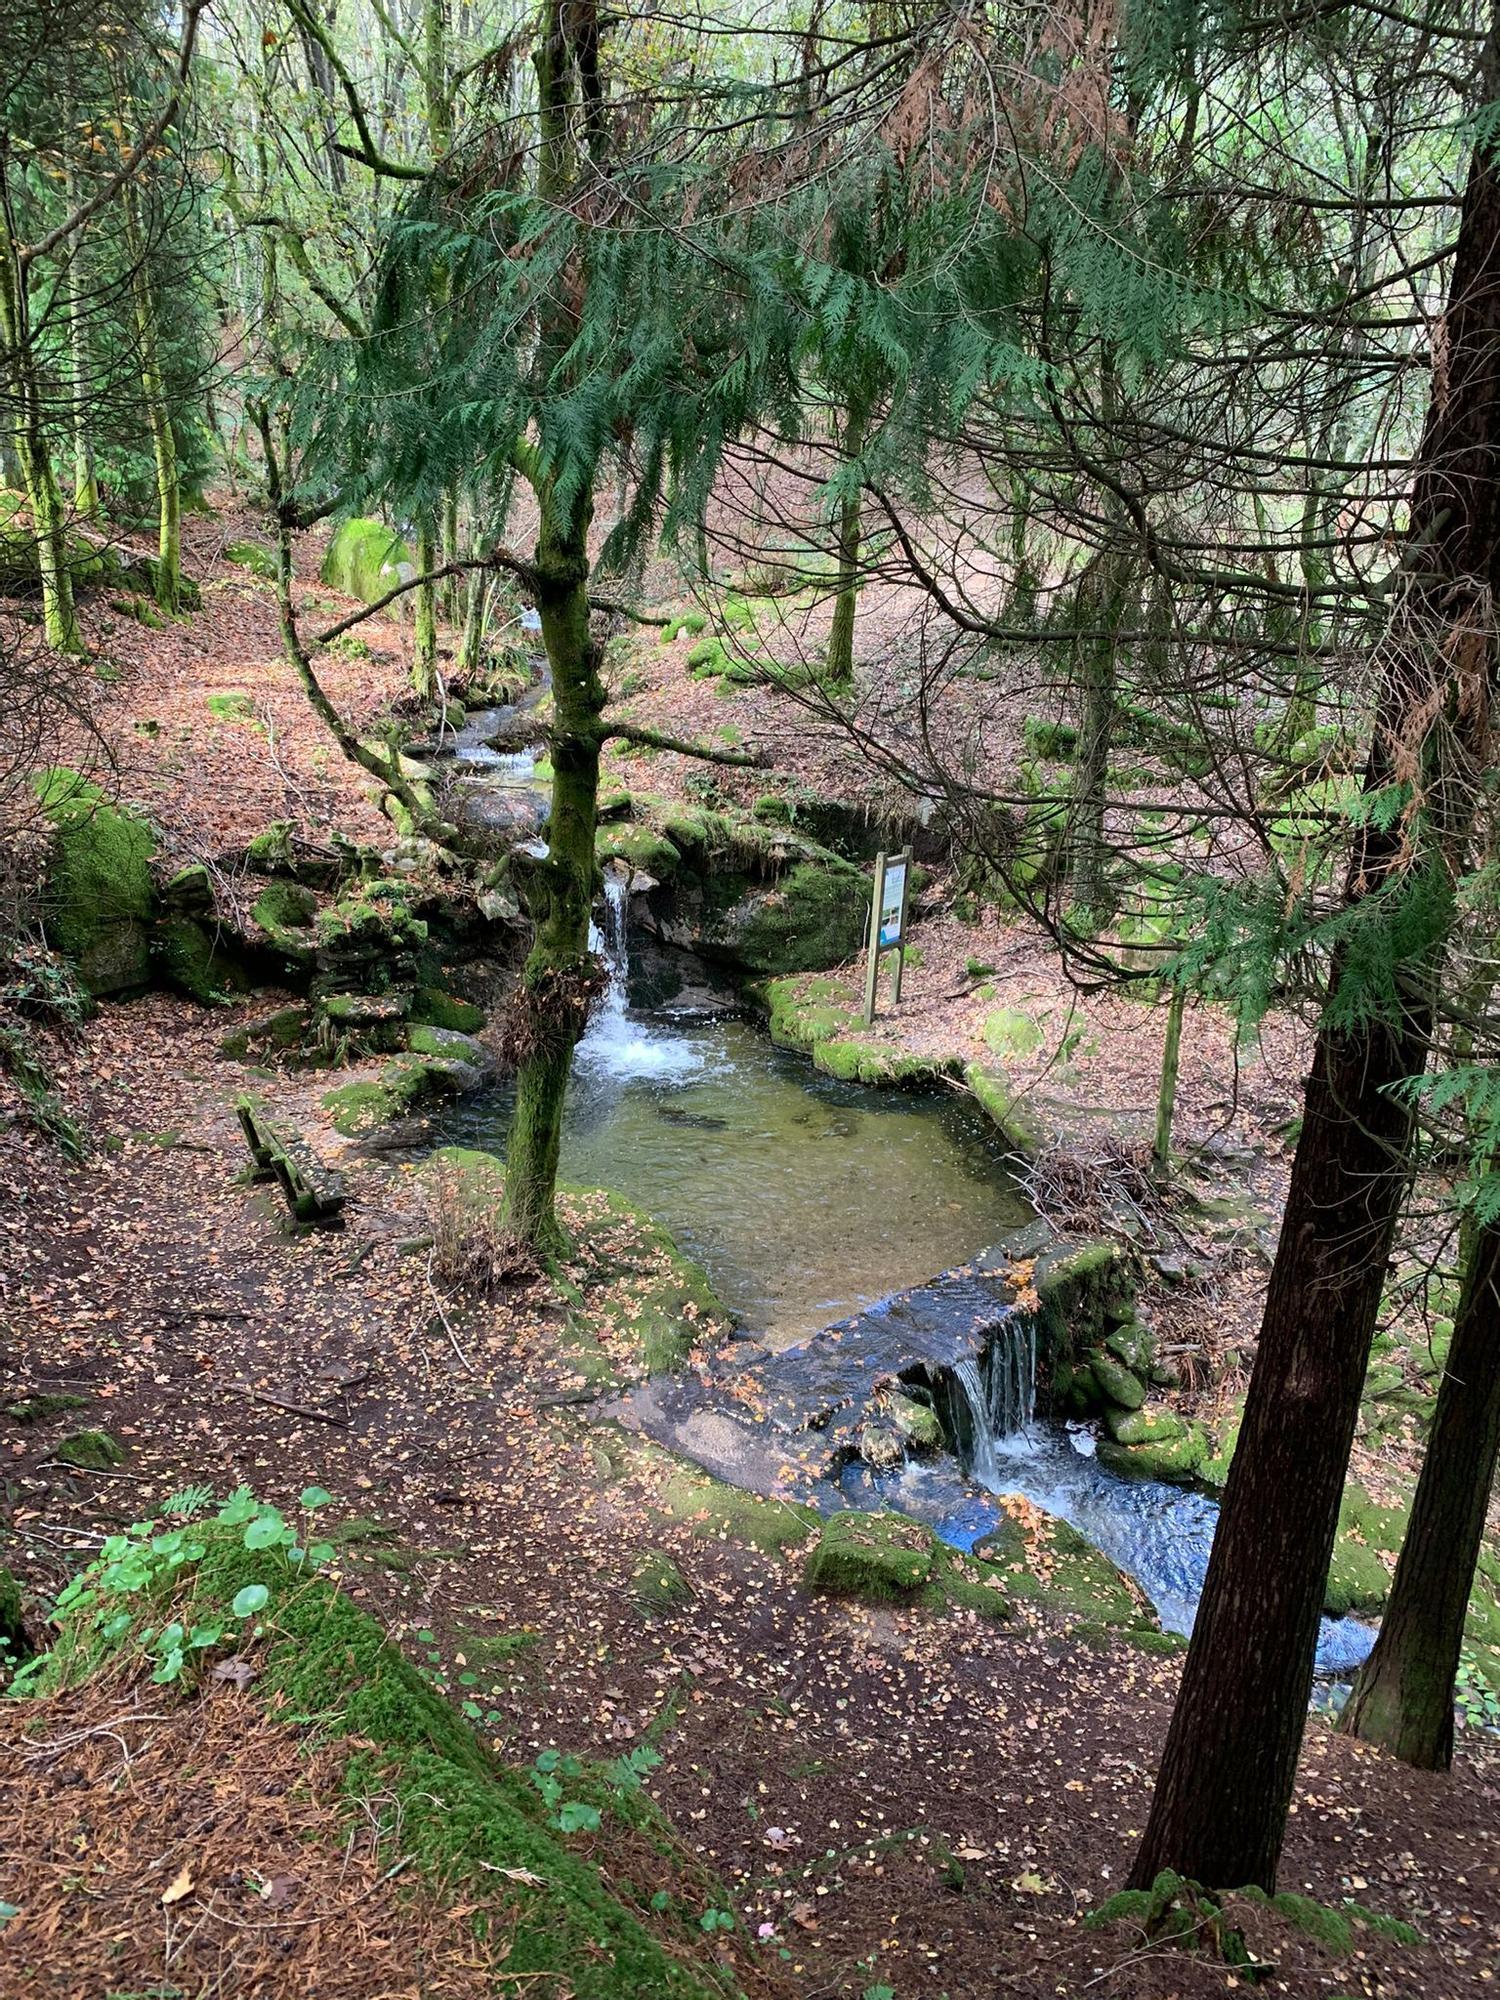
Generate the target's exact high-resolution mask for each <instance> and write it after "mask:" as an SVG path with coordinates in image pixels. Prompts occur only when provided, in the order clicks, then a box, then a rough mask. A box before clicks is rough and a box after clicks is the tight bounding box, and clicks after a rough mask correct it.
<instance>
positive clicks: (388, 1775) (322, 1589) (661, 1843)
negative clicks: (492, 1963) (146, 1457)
mask: <svg viewBox="0 0 1500 2000" xmlns="http://www.w3.org/2000/svg"><path fill="white" fill-rule="evenodd" d="M199 1539H200V1540H201V1541H202V1542H203V1543H204V1544H205V1545H206V1546H205V1552H204V1554H203V1556H202V1558H201V1560H200V1561H198V1562H197V1563H196V1564H195V1565H193V1567H192V1569H191V1572H186V1571H185V1572H181V1573H179V1575H180V1576H182V1575H186V1576H188V1577H189V1581H188V1582H187V1583H185V1584H184V1583H183V1582H182V1581H180V1580H179V1581H178V1583H177V1586H176V1589H175V1591H174V1592H173V1594H172V1597H171V1606H170V1608H171V1613H172V1615H173V1616H174V1617H176V1618H178V1619H180V1620H181V1622H182V1623H183V1624H184V1625H185V1626H188V1627H189V1628H191V1626H192V1624H193V1623H194V1622H195V1620H196V1619H198V1618H201V1617H207V1616H209V1615H211V1614H212V1613H213V1612H214V1611H216V1610H217V1609H219V1608H220V1607H222V1606H224V1605H226V1604H229V1603H231V1602H232V1601H233V1600H234V1599H235V1597H236V1595H237V1594H238V1593H239V1592H241V1591H242V1590H244V1589H246V1588H247V1587H249V1586H253V1585H261V1586H263V1587H264V1588H265V1589H266V1591H267V1592H268V1601H267V1603H266V1605H265V1606H264V1608H263V1609H262V1610H261V1612H260V1613H259V1614H258V1617H257V1619H256V1623H255V1632H254V1637H253V1641H252V1640H249V1639H248V1638H247V1640H246V1641H242V1644H241V1650H242V1652H243V1651H244V1650H247V1647H249V1646H253V1652H254V1659H255V1666H256V1669H257V1677H256V1680H255V1683H254V1687H255V1695H256V1698H257V1699H258V1700H260V1701H263V1702H265V1703H266V1704H267V1705H269V1706H270V1707H271V1708H272V1709H273V1710H274V1711H276V1712H277V1713H279V1714H280V1715H281V1716H282V1718H283V1719H285V1720H288V1721H291V1722H293V1723H297V1724H301V1725H303V1726H305V1727H307V1728H308V1729H309V1731H315V1732H316V1734H317V1736H318V1738H319V1739H321V1740H323V1741H327V1740H330V1739H332V1740H334V1741H337V1740H339V1739H347V1740H348V1741H349V1744H350V1756H349V1760H348V1763H347V1765H346V1766H345V1772H344V1783H343V1789H344V1793H345V1796H346V1798H347V1800H348V1805H349V1817H350V1819H351V1820H353V1819H354V1818H356V1817H357V1816H360V1815H362V1814H364V1813H365V1812H366V1811H368V1810H378V1811H380V1813H381V1814H382V1816H383V1817H385V1818H387V1819H389V1817H390V1815H391V1811H392V1805H393V1803H394V1806H395V1809H396V1823H398V1824H399V1825H400V1827H401V1830H402V1831H401V1844H402V1852H403V1854H410V1855H412V1856H413V1859H414V1865H415V1867H416V1869H417V1870H418V1871H420V1873H421V1875H422V1876H423V1877H424V1878H425V1880H426V1881H427V1882H428V1883H429V1884H430V1885H431V1886H432V1888H433V1889H434V1890H435V1891H436V1892H437V1893H440V1894H442V1895H444V1896H447V1897H453V1898H456V1899H459V1900H464V1899H466V1897H467V1893H468V1892H469V1891H471V1890H472V1891H473V1895H474V1900H475V1901H476V1902H479V1903H482V1904H483V1906H484V1910H485V1914H484V1915H483V1916H481V1917H476V1919H475V1923H476V1926H477V1925H484V1926H486V1927H487V1931H486V1934H487V1935H489V1936H492V1937H493V1936H495V1935H497V1934H498V1935H499V1936H500V1937H502V1938H503V1939H504V1940H505V1941H506V1947H507V1949H506V1958H505V1975H506V1980H507V1982H516V1983H519V1984H520V1985H522V1986H525V1985H529V1984H530V1983H531V1982H532V1981H536V1982H537V1990H539V1991H551V1990H553V1988H554V1986H555V1987H556V1989H557V1990H559V1991H564V1990H565V1991H567V1992H569V1993H571V1994H572V1995H573V1996H575V2000H631V1996H634V1995H637V1994H644V1993H651V1994H657V1995H661V1996H665V2000H732V1997H733V1996H734V1995H735V1994H736V1992H737V1991H738V1989H737V1987H736V1986H735V1984H734V1982H733V1981H732V1979H731V1977H730V1975H729V1974H728V1972H727V1971H726V1970H725V1969H724V1968H723V1967H722V1966H720V1965H718V1964H716V1963H714V1962H713V1961H712V1960H711V1959H709V1957H708V1956H707V1954H708V1951H709V1949H710V1947H709V1946H708V1944H707V1943H706V1942H705V1941H704V1939H703V1937H702V1934H701V1933H699V1934H698V1935H696V1936H695V1935H694V1929H693V1927H692V1926H691V1925H690V1924H689V1923H687V1922H685V1921H684V1919H683V1916H682V1915H681V1914H680V1912H679V1913H677V1914H674V1913H673V1911H672V1909H670V1908H669V1909H667V1910H663V1911H661V1912H652V1911H650V1910H649V1909H647V1908H646V1907H645V1906H644V1904H643V1906H642V1908H641V1910H640V1912H639V1914H637V1913H636V1912H635V1911H633V1910H632V1909H630V1908H627V1907H626V1905H625V1904H624V1903H623V1902H622V1901H621V1900H620V1898H619V1896H617V1895H616V1894H615V1893H614V1892H613V1891H612V1890H611V1889H610V1887H609V1886H607V1884H606V1881H605V1879H604V1875H603V1874H602V1872H601V1870H600V1868H599V1867H598V1866H596V1865H595V1862H594V1861H593V1859H592V1858H591V1857H592V1854H593V1853H594V1852H595V1851H598V1850H599V1849H601V1848H604V1849H607V1846H608V1842H609V1838H610V1832H611V1822H612V1821H613V1822H623V1824H624V1829H625V1830H626V1831H627V1832H631V1831H635V1832H637V1833H638V1832H640V1831H644V1832H645V1833H646V1835H647V1837H648V1838H650V1839H651V1841H652V1844H653V1846H654V1847H655V1848H656V1849H657V1850H658V1851H659V1852H660V1853H662V1855H663V1857H664V1858H666V1857H669V1856H670V1854H671V1853H672V1851H673V1849H674V1843H673V1841H672V1837H671V1833H670V1829H669V1828H668V1827H667V1825H666V1822H665V1821H664V1820H663V1819H662V1818H661V1816H660V1814H659V1813H658V1812H657V1810H656V1808H655V1807H653V1806H652V1805H651V1804H650V1803H649V1802H648V1801H646V1800H645V1799H644V1798H643V1796H642V1795H640V1794H634V1795H622V1794H619V1793H617V1792H615V1791H612V1790H611V1789H610V1787H609V1785H608V1783H607V1781H606V1780H605V1778H604V1776H603V1773H602V1772H600V1773H593V1774H591V1773H588V1772H585V1774H584V1777H583V1778H582V1779H581V1780H580V1781H579V1782H580V1784H581V1785H582V1786H584V1787H585V1788H586V1789H587V1790H588V1792H589V1795H590V1797H591V1799H592V1800H593V1801H594V1802H595V1803H596V1804H598V1805H599V1807H600V1810H601V1812H602V1813H603V1815H604V1827H603V1830H602V1831H601V1832H599V1833H594V1834H589V1835H585V1836H583V1837H581V1838H580V1839H578V1840H576V1841H570V1840H568V1839H567V1838H565V1837H564V1836H562V1835H560V1834H559V1833H558V1832H557V1831H556V1830H555V1829H554V1828H553V1826H552V1825H551V1824H549V1815H548V1809H547V1807H546V1806H545V1804H544V1803H543V1800H542V1798H541V1796H540V1793H539V1792H538V1790H537V1788H536V1786H535V1785H534V1784H533V1782H532V1781H531V1776H530V1774H529V1773H528V1772H526V1771H522V1770H516V1769H513V1768H510V1767H508V1766H505V1765H502V1764H500V1763H498V1762H497V1761H496V1760H495V1759H493V1758H492V1757H491V1756H490V1755H489V1754H488V1752H487V1751H486V1750H485V1748H484V1746H483V1745H482V1744H481V1743H480V1742H479V1740H478V1738H477V1737H476V1736H475V1735H474V1734H473V1732H472V1731H471V1730H470V1729H469V1728H468V1726H467V1725H466V1724H465V1723H464V1722H463V1720H462V1719H461V1718H460V1717H459V1716H458V1715H456V1714H455V1713H454V1711H453V1710H452V1709H450V1708H449V1707H448V1705H447V1704H446V1703H445V1702H444V1701H443V1700H442V1699H441V1697H440V1696H439V1695H438V1694H436V1693H435V1692H434V1691H433V1690H432V1689H431V1688H430V1687H429V1686H428V1685H427V1684H426V1683H425V1682H424V1681H423V1679H422V1678H421V1676H420V1674H419V1673H418V1672H417V1670H416V1668H415V1667H414V1666H413V1665H412V1664H411V1662H409V1661H408V1660H407V1659H405V1658H404V1657H403V1656H402V1654H401V1653H400V1652H399V1651H398V1650H397V1649H396V1647H395V1646H393V1645H392V1644H391V1643H390V1641H389V1640H387V1639H386V1637H385V1635H384V1634H383V1632H382V1631H381V1629H380V1627H379V1626H378V1625H377V1624H376V1623H375V1621H374V1619H372V1618H371V1617H370V1616H369V1615H368V1614H367V1613H366V1612H364V1611H362V1610H360V1608H359V1607H358V1606H357V1605H356V1604H355V1603H354V1602H353V1601H352V1600H351V1599H350V1598H349V1597H348V1596H347V1595H346V1594H345V1593H344V1592H343V1591H342V1590H341V1589H339V1588H338V1587H336V1586H335V1585H333V1584H331V1583H329V1582H327V1581H325V1580H323V1579H322V1578H320V1577H316V1576H313V1577H306V1578H304V1577H303V1576H302V1575H301V1574H300V1572H298V1571H296V1570H294V1569H291V1568H289V1567H288V1565H287V1564H286V1562H285V1561H284V1559H282V1558H281V1557H280V1556H279V1555H277V1554H267V1553H256V1552H251V1551H249V1550H247V1549H245V1547H244V1546H243V1542H242V1538H241V1536H240V1535H239V1533H238V1532H237V1531H229V1532H226V1531H225V1530H223V1529H221V1528H219V1527H217V1526H210V1527H205V1528H204V1529H203V1530H202V1531H201V1533H200V1535H199ZM167 1608H168V1605H167V1601H166V1597H165V1594H164V1593H163V1592H160V1591H158V1592H156V1593H153V1594H152V1596H151V1599H150V1601H146V1602H142V1603H141V1604H140V1608H139V1611H138V1614H137V1619H136V1620H135V1621H134V1622H133V1623H132V1626H131V1629H130V1631H129V1632H127V1633H125V1634H123V1635H121V1636H118V1637H117V1638H116V1639H115V1640H114V1641H113V1643H112V1644H110V1645H109V1646H105V1645H104V1644H103V1643H102V1641H101V1640H100V1639H99V1636H98V1634H97V1632H96V1631H95V1630H94V1629H93V1627H92V1625H91V1623H90V1622H89V1614H88V1612H87V1611H85V1612H84V1613H83V1614H81V1615H80V1616H79V1617H78V1618H77V1619H76V1620H75V1621H73V1622H65V1623H64V1624H63V1626H62V1628H61V1631H60V1633H59V1638H58V1643H57V1646H56V1647H55V1649H54V1651H53V1654H52V1656H51V1658H50V1660H49V1661H48V1664H47V1669H46V1672H45V1674H44V1675H43V1676H42V1678H41V1680H40V1682H39V1683H38V1685H39V1686H40V1687H41V1688H42V1689H43V1690H46V1691H51V1690H53V1689H56V1688H59V1687H64V1686H75V1685H78V1684H80V1683H81V1682H82V1681H84V1680H85V1679H87V1678H88V1677H89V1676H90V1675H91V1674H94V1673H99V1672H129V1671H130V1670H131V1668H132V1667H134V1666H135V1665H137V1664H138V1663H139V1660H140V1653H139V1649H138V1645H137V1643H136V1639H137V1633H138V1630H139V1628H140V1625H142V1624H144V1623H147V1622H149V1621H151V1620H152V1619H153V1618H160V1617H161V1616H163V1615H165V1614H166V1611H167ZM205 1664H206V1660H205ZM330 1834H331V1835H333V1836H335V1837H336V1834H337V1829H334V1828H330ZM585 1850H587V1851H585ZM393 1858H395V1857H394V1856H393ZM690 1865H691V1864H690Z"/></svg>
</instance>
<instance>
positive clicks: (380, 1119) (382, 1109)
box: [323, 1029, 482, 1139]
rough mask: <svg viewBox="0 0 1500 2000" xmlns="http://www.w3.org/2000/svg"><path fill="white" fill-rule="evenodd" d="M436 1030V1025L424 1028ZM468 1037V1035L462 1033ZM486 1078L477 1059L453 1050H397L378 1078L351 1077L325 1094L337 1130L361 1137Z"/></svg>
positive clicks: (326, 1106) (325, 1101)
mask: <svg viewBox="0 0 1500 2000" xmlns="http://www.w3.org/2000/svg"><path fill="white" fill-rule="evenodd" d="M424 1032H426V1033H436V1032H438V1031H437V1030H434V1029H429V1030H425V1031H424ZM462 1039H463V1040H465V1041H467V1039H468V1037H467V1036H464V1037H462ZM481 1080H482V1072H479V1071H477V1070H476V1069H475V1067H474V1065H473V1064H472V1063H469V1062H466V1061H464V1060H463V1059H462V1058H458V1057H451V1056H416V1055H407V1056H396V1057H394V1058H393V1059H392V1060H391V1061H390V1062H388V1063H384V1064H383V1065H382V1066H381V1070H380V1074H379V1076H378V1077H377V1078H375V1079H374V1080H373V1081H362V1082H358V1083H346V1084H342V1085H340V1086H339V1088H338V1089H337V1090H330V1091H329V1092H328V1093H327V1095H326V1096H325V1097H324V1099H323V1109H324V1110H325V1111H326V1112H328V1114H329V1116H330V1118H331V1120H332V1123H333V1129H334V1131H335V1132H340V1133H342V1134H343V1136H344V1137H345V1138H346V1139H352V1138H358V1137H360V1136H361V1135H363V1134H365V1133H368V1132H373V1131H375V1130H377V1129H378V1128H379V1127H380V1126H382V1125H389V1124H391V1123H393V1122H394V1121H395V1120H396V1119H398V1118H410V1117H413V1116H415V1115H418V1114H420V1113H423V1112H425V1111H427V1110H429V1109H431V1107H432V1106H434V1105H436V1104H440V1103H443V1102H446V1101H448V1100H450V1099H452V1098H455V1097H462V1096H463V1095H464V1094H465V1093H466V1092H467V1091H469V1090H472V1089H473V1088H474V1087H475V1085H476V1084H477V1083H478V1082H480V1081H481Z"/></svg>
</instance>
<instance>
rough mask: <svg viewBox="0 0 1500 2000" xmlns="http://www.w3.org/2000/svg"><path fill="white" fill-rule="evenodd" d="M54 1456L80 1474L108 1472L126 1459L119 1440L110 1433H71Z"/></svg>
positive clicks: (54, 1452) (58, 1447) (57, 1448)
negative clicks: (77, 1470) (74, 1468)
mask: <svg viewBox="0 0 1500 2000" xmlns="http://www.w3.org/2000/svg"><path fill="white" fill-rule="evenodd" d="M52 1455H53V1457H54V1458H57V1459H60V1460H61V1461H62V1463H63V1464H64V1465H72V1466H76V1467H77V1468H78V1469H79V1471H80V1472H108V1471H109V1470H110V1469H111V1467H113V1466H116V1465H120V1464H122V1463H123V1461H124V1458H125V1453H124V1451H123V1450H122V1448H121V1446H120V1444H119V1442H118V1440H117V1439H115V1438H113V1437H112V1436H111V1435H110V1433H109V1432H108V1431H70V1432H69V1434H68V1435H67V1437H65V1438H63V1439H62V1441H61V1442H60V1443H59V1444H58V1445H57V1446H56V1448H55V1449H54V1451H53V1454H52Z"/></svg>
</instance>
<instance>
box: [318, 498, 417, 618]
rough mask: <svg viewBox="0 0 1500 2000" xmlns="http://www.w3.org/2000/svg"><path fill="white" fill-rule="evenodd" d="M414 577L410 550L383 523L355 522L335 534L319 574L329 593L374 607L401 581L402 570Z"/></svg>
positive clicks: (339, 528) (349, 522) (346, 524)
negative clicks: (404, 569)
mask: <svg viewBox="0 0 1500 2000" xmlns="http://www.w3.org/2000/svg"><path fill="white" fill-rule="evenodd" d="M403 567H404V568H406V569H407V570H408V571H409V572H410V574H412V575H415V574H416V571H415V567H414V566H413V564H412V558H411V551H410V550H409V549H408V548H407V546H406V544H405V542H403V541H402V539H401V537H400V536H399V535H398V534H397V533H396V532H395V530H394V529H393V528H388V527H387V526H386V525H385V523H384V521H371V520H365V519H358V518H357V519H355V520H352V521H345V522H343V523H342V524H341V525H340V526H339V527H338V528H337V529H336V530H335V531H334V536H333V540H332V541H331V542H330V543H329V544H328V551H327V554H326V555H325V556H324V557H323V564H322V568H321V569H320V570H319V572H318V574H319V575H320V576H321V577H322V579H323V581H324V583H326V584H327V585H328V587H329V589H330V590H337V591H340V592H342V594H343V595H344V596H345V597H356V598H358V599H359V601H360V603H361V604H374V603H375V602H376V601H377V599H379V598H382V597H384V596H385V594H386V592H387V591H388V590H394V589H395V587H396V585H397V584H398V583H400V582H401V580H402V578H401V572H402V569H403Z"/></svg>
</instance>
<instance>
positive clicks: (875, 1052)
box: [764, 976, 957, 1089]
mask: <svg viewBox="0 0 1500 2000" xmlns="http://www.w3.org/2000/svg"><path fill="white" fill-rule="evenodd" d="M764 997H765V1002H766V1005H767V1006H768V1007H769V1009H770V1016H771V1019H770V1029H771V1040H772V1041H773V1042H775V1043H776V1044H777V1046H778V1047H779V1048H786V1049H799V1050H801V1051H802V1053H803V1054H805V1055H809V1056H811V1057H812V1062H813V1067H814V1069H817V1070H820V1071H821V1072H822V1073H823V1075H825V1076H832V1077H837V1078H838V1079H839V1080H840V1081H841V1082H844V1083H864V1084H872V1085H885V1086H888V1087H891V1088H898V1089H899V1088H912V1087H921V1086H923V1085H927V1084H933V1083H937V1082H940V1081H941V1080H942V1078H944V1077H945V1076H952V1075H953V1074H955V1072H956V1069H957V1063H956V1061H955V1060H954V1059H951V1058H948V1057H943V1056H923V1055H909V1054H907V1053H906V1052H905V1051H904V1050H902V1049H900V1048H894V1047H891V1046H889V1045H888V1044H885V1043H882V1042H873V1041H856V1040H853V1039H851V1037H852V1036H855V1035H858V1034H859V1033H860V1031H861V1024H860V1022H859V1019H858V1016H857V1015H856V1013H855V1012H854V1010H853V1008H852V1006H851V1003H850V1001H849V999H848V996H847V994H846V992H845V990H844V988H843V987H842V986H841V985H840V984H839V982H838V981H837V980H834V979H828V978H822V977H812V978H808V977H805V976H804V977H794V978H788V979H772V980H770V981H768V982H767V984H766V987H765V989H764Z"/></svg>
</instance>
